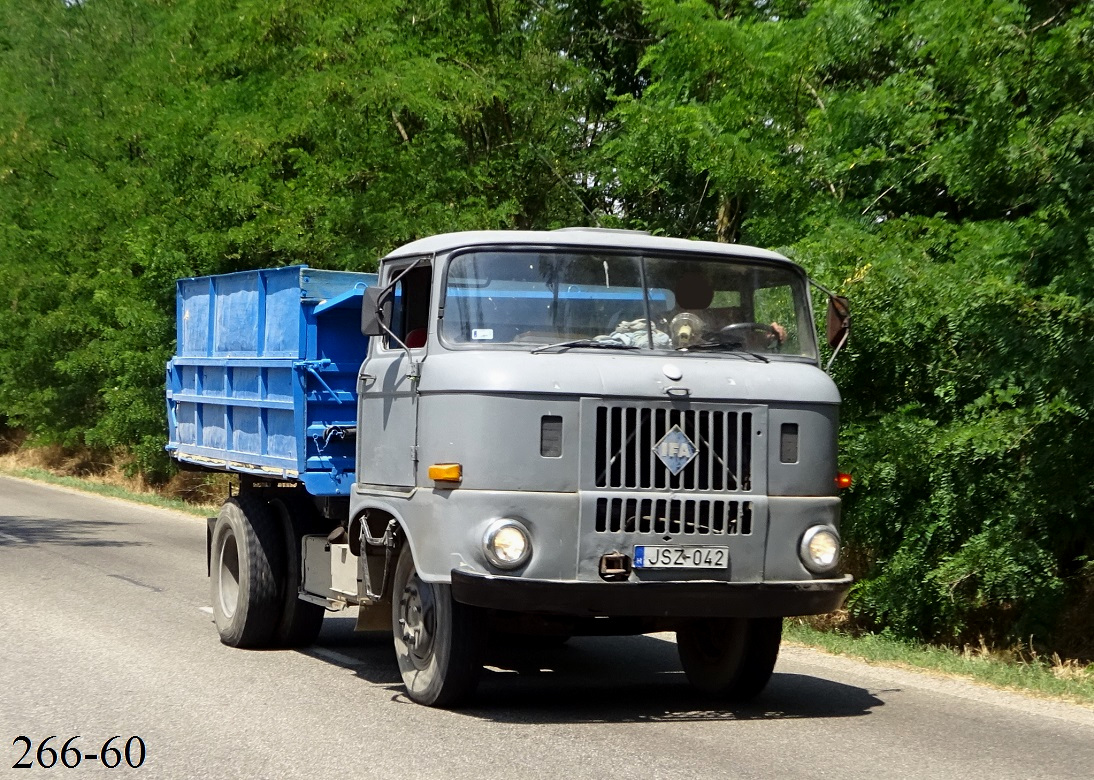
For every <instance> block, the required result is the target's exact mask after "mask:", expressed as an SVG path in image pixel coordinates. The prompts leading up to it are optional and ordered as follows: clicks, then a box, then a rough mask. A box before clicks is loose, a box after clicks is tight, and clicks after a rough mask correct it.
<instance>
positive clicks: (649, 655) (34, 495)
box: [0, 478, 1094, 780]
mask: <svg viewBox="0 0 1094 780" xmlns="http://www.w3.org/2000/svg"><path fill="white" fill-rule="evenodd" d="M208 590H209V588H208V581H207V579H206V577H205V523H204V521H203V520H202V519H201V518H196V517H191V516H187V515H182V514H178V513H174V512H169V511H164V510H158V509H150V508H145V507H142V506H139V505H135V504H130V503H127V502H122V501H115V500H111V499H104V498H99V497H95V496H88V495H85V494H80V493H76V492H73V491H67V490H63V489H58V488H53V487H46V486H42V485H38V484H34V483H29V482H24V481H21V480H13V479H8V478H0V594H2V598H3V601H2V606H0V738H2V743H3V745H4V746H6V750H7V753H6V755H5V756H4V760H3V762H0V771H3V770H6V769H7V768H8V767H11V766H12V765H14V764H15V763H16V762H17V761H18V760H19V759H20V756H21V755H22V753H23V750H24V747H23V745H22V743H21V742H20V743H15V744H13V742H14V741H15V740H16V738H17V737H19V736H20V735H25V736H26V737H28V738H29V739H30V740H32V742H33V748H34V750H37V748H38V746H39V743H40V742H41V740H42V739H44V738H45V737H48V736H50V735H57V737H58V738H57V739H55V740H53V741H51V742H50V743H49V747H56V748H57V749H58V750H59V749H60V748H61V746H62V744H63V742H64V741H65V740H66V739H68V738H69V737H73V736H77V735H79V736H80V739H79V740H77V741H76V742H74V743H73V744H74V745H75V746H77V747H79V748H80V749H81V750H82V752H83V753H84V754H87V755H94V754H97V752H98V751H99V750H100V748H101V747H102V745H103V743H104V742H106V741H107V740H108V739H109V738H110V737H112V736H114V735H120V736H121V737H122V739H119V740H115V742H114V743H113V745H112V746H114V747H124V744H125V739H126V738H128V737H131V736H139V737H141V739H142V740H143V741H144V743H145V745H146V748H147V753H146V757H145V761H144V764H143V765H142V766H140V767H139V768H137V769H131V768H128V767H126V766H125V764H124V762H123V764H122V766H121V767H118V768H114V769H107V768H104V767H103V766H102V765H101V764H100V762H99V760H97V759H83V760H81V763H80V765H79V766H77V767H75V768H71V769H69V768H64V767H62V766H61V764H60V762H59V761H58V763H57V765H56V766H55V767H54V768H52V769H50V770H45V769H41V768H38V767H35V768H33V769H31V770H29V771H26V772H17V771H14V770H12V772H11V774H13V775H15V776H20V777H21V776H36V775H42V774H46V773H47V772H48V773H50V774H52V775H54V776H57V775H59V776H61V777H81V776H85V775H100V774H104V773H105V774H107V775H109V776H114V775H126V776H130V777H134V778H144V777H147V778H152V777H165V778H185V777H195V778H207V777H212V778H219V777H246V778H252V777H253V778H294V777H302V778H343V777H369V778H389V777H390V778H400V779H403V778H417V777H424V778H492V777H499V778H500V777H505V778H521V780H523V779H525V778H559V777H565V778H567V779H568V780H572V779H575V778H656V777H665V778H678V777H687V778H708V777H733V778H827V777H832V778H871V779H876V778H991V780H1005V779H1007V778H1023V779H1025V778H1042V777H1043V778H1083V780H1089V778H1091V777H1094V711H1092V710H1090V709H1086V708H1083V707H1078V706H1074V705H1068V704H1061V703H1057V702H1048V701H1043V700H1038V699H1034V698H1029V697H1026V696H1022V695H1018V694H1012V693H1004V692H999V691H994V690H990V689H987V688H983V687H980V686H976V685H972V684H968V683H963V682H959V681H954V680H949V679H944V678H939V677H934V676H930V675H925V674H918V673H912V672H907V671H902V670H894V669H887V668H882V667H875V666H869V665H866V664H862V663H858V662H854V661H850V660H846V659H841V658H833V657H829V656H825V655H823V654H820V653H816V652H813V651H811V650H806V649H802V648H784V652H783V654H782V656H781V658H780V660H779V665H778V667H777V668H776V670H775V676H774V678H773V680H772V682H771V684H770V686H769V687H768V689H767V690H766V691H765V693H764V694H763V695H762V696H761V698H760V699H759V700H758V701H757V702H756V703H755V704H754V705H751V706H748V707H735V708H729V709H726V708H720V707H712V706H711V705H710V704H709V703H707V702H706V701H704V700H703V699H701V698H700V697H698V696H696V695H695V694H693V693H692V692H691V690H690V689H689V688H688V686H687V684H686V681H685V680H684V677H683V674H682V673H681V672H680V671H679V668H678V663H677V658H676V648H675V647H674V645H673V643H672V641H671V636H668V635H664V636H661V635H659V636H650V637H633V638H618V639H600V638H577V639H574V640H572V641H571V642H570V643H569V644H568V645H566V646H565V647H562V648H549V649H543V650H539V651H534V652H531V653H528V654H526V655H524V656H523V657H522V658H520V659H519V660H517V661H514V660H510V661H504V660H498V661H496V663H497V664H498V665H497V666H494V667H493V668H492V669H490V670H488V671H487V672H486V673H485V674H484V679H483V683H482V686H481V688H480V691H479V697H478V699H477V702H476V704H475V706H474V707H473V708H471V709H467V710H462V711H458V712H444V711H438V710H431V709H428V708H425V707H420V706H418V705H415V704H413V703H411V702H409V701H407V699H406V698H405V697H404V695H403V693H402V689H401V686H400V683H399V674H398V670H397V668H396V666H395V662H394V658H393V654H392V650H391V646H390V639H389V638H388V637H379V636H371V635H359V634H354V633H353V632H352V626H353V618H352V616H351V615H349V614H348V613H346V614H344V615H331V616H328V618H327V620H326V625H325V626H324V629H323V633H322V635H321V637H320V641H319V643H318V645H316V646H315V647H314V648H311V649H310V650H308V651H304V652H298V651H277V652H250V651H242V650H233V649H230V648H227V647H224V646H223V645H221V644H220V642H219V640H218V639H217V634H216V630H215V629H214V627H213V625H212V622H211V616H210V614H209V612H208V606H207V605H208V603H209V598H208ZM502 664H504V665H502ZM516 667H519V668H516ZM131 747H132V753H131V756H132V758H133V759H134V761H136V760H137V758H138V757H139V751H138V745H137V743H136V742H133V743H132V745H131ZM74 755H75V754H74V753H70V754H69V759H70V763H71V762H72V761H73V760H74ZM29 758H33V751H32V753H31V756H29ZM110 758H113V755H112V754H111V755H110ZM46 760H47V762H48V755H47V756H46Z"/></svg>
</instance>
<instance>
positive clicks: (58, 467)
mask: <svg viewBox="0 0 1094 780" xmlns="http://www.w3.org/2000/svg"><path fill="white" fill-rule="evenodd" d="M129 465H130V464H129V462H128V461H127V460H126V459H124V458H122V457H119V456H116V455H114V454H112V453H103V452H95V451H93V450H89V449H85V448H67V447H60V446H57V445H47V446H38V447H34V446H27V445H26V443H25V442H24V441H13V440H12V439H11V438H2V437H0V472H8V473H11V474H19V473H21V472H24V473H25V472H32V474H31V475H33V472H45V473H47V474H50V475H52V476H54V477H57V478H62V479H63V478H75V479H78V480H80V481H82V482H84V483H87V484H89V485H93V486H99V487H103V488H110V489H112V490H115V491H123V492H125V493H130V494H133V495H135V496H156V497H159V498H163V499H167V500H177V501H182V502H184V503H186V504H190V505H193V506H194V507H204V508H207V507H210V506H216V505H218V504H220V502H221V501H222V500H223V499H224V497H225V496H226V495H228V486H229V484H230V483H231V482H232V477H231V475H229V474H218V473H212V472H195V471H180V472H178V473H177V474H175V475H174V476H173V477H172V478H171V479H170V480H169V481H168V482H166V483H164V484H159V485H153V484H151V483H149V482H148V481H147V480H145V479H143V478H142V477H141V476H140V475H139V474H135V473H134V472H133V471H132V469H130V468H128V466H129Z"/></svg>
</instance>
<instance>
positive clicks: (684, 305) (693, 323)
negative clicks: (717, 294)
mask: <svg viewBox="0 0 1094 780" xmlns="http://www.w3.org/2000/svg"><path fill="white" fill-rule="evenodd" d="M673 293H674V295H675V296H676V308H677V313H676V314H675V315H674V316H672V317H671V318H670V319H669V324H668V330H669V333H670V334H671V336H672V343H673V346H674V347H676V348H677V349H681V348H686V347H690V346H693V345H695V344H699V343H702V342H705V341H708V340H709V339H710V338H713V337H715V336H717V335H718V334H720V332H721V331H722V329H723V328H725V327H727V326H730V325H735V324H741V325H745V324H747V323H745V322H744V318H743V312H742V311H741V309H740V307H731V308H723V309H711V308H710V305H711V303H713V302H714V285H713V284H712V283H711V281H710V278H709V277H707V275H706V274H705V273H703V272H702V271H698V270H693V271H685V272H684V273H683V274H681V275H680V277H679V278H678V279H677V280H676V284H675V285H674V286H673ZM768 327H769V328H770V333H766V334H764V333H758V332H757V333H742V334H741V337H742V341H743V344H742V346H746V347H748V348H749V349H755V348H759V349H766V348H770V347H778V346H779V345H781V344H782V343H783V342H785V341H786V328H784V327H783V326H782V325H780V324H779V323H777V322H772V323H771V324H770V326H768ZM757 338H761V339H763V340H764V342H763V343H762V344H756V343H753V342H755V340H756V339H757Z"/></svg>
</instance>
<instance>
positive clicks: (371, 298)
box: [361, 287, 392, 336]
mask: <svg viewBox="0 0 1094 780" xmlns="http://www.w3.org/2000/svg"><path fill="white" fill-rule="evenodd" d="M387 292H388V290H387V289H386V288H384V287H366V288H365V295H364V302H363V303H362V304H361V333H363V334H364V335H366V336H382V335H384V329H383V324H384V323H387V322H390V321H391V308H392V307H391V296H385V293H387ZM385 297H386V298H387V300H384V299H385Z"/></svg>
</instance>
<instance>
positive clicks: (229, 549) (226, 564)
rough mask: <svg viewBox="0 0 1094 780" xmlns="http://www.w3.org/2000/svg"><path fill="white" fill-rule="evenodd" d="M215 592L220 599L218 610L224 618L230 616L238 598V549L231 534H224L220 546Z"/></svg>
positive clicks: (234, 609) (233, 611)
mask: <svg viewBox="0 0 1094 780" xmlns="http://www.w3.org/2000/svg"><path fill="white" fill-rule="evenodd" d="M217 592H218V594H219V600H220V611H221V613H222V614H223V615H224V617H226V618H231V617H232V615H234V614H235V611H236V602H237V601H238V599H239V550H238V548H237V547H236V539H235V536H234V535H233V534H230V533H229V534H225V539H224V542H223V543H222V544H221V546H220V556H219V558H218V561H217Z"/></svg>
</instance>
